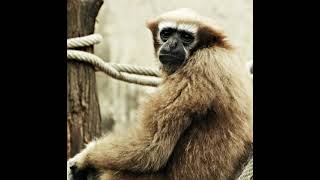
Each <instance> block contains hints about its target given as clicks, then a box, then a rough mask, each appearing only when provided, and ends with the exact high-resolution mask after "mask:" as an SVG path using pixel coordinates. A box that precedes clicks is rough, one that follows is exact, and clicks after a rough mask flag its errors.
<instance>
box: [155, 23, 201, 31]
mask: <svg viewBox="0 0 320 180" xmlns="http://www.w3.org/2000/svg"><path fill="white" fill-rule="evenodd" d="M158 28H159V32H160V31H161V30H162V29H164V28H173V29H178V30H183V31H187V32H190V33H193V34H195V33H196V32H197V31H198V26H197V25H196V24H185V23H182V24H178V25H177V23H176V22H174V21H163V22H160V23H159V25H158Z"/></svg>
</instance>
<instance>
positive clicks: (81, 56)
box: [67, 50, 161, 86]
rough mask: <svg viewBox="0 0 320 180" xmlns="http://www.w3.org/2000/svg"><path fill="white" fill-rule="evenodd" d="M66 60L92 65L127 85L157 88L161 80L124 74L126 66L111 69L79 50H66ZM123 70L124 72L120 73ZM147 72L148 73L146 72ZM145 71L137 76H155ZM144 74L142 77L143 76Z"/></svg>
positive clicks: (93, 56)
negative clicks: (133, 84)
mask: <svg viewBox="0 0 320 180" xmlns="http://www.w3.org/2000/svg"><path fill="white" fill-rule="evenodd" d="M67 59H70V60H71V59H76V60H78V61H83V62H87V63H90V64H92V65H93V66H94V67H96V68H98V69H99V70H101V71H103V72H105V73H106V74H108V75H109V76H111V77H113V78H115V79H118V80H122V81H126V82H129V83H135V84H141V85H148V86H157V85H159V84H160V82H161V79H160V78H155V77H154V78H151V77H143V76H138V75H132V74H127V73H124V72H127V71H126V70H128V69H127V66H128V65H124V66H121V65H119V64H118V65H117V66H116V68H115V67H113V66H112V65H111V64H109V63H106V62H104V61H103V60H102V59H101V58H99V57H98V56H96V55H94V54H91V53H88V52H84V51H79V50H68V51H67ZM141 68H142V67H139V68H135V69H129V73H130V72H131V73H132V72H135V70H136V71H139V70H140V69H141ZM121 70H123V71H124V72H120V71H121ZM148 70H149V71H148ZM148 70H146V71H141V72H140V71H139V73H137V74H144V73H145V74H155V72H152V70H150V69H148ZM145 74H144V75H145Z"/></svg>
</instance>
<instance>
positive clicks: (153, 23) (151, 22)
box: [146, 19, 158, 36]
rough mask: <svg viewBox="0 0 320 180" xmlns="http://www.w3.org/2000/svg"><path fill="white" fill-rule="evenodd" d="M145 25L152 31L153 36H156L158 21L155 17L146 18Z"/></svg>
mask: <svg viewBox="0 0 320 180" xmlns="http://www.w3.org/2000/svg"><path fill="white" fill-rule="evenodd" d="M146 27H147V28H148V29H149V30H150V31H151V32H152V35H153V36H156V34H157V32H158V22H157V21H156V20H155V19H150V20H147V21H146Z"/></svg>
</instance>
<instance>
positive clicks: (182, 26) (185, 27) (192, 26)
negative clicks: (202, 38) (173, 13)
mask: <svg viewBox="0 0 320 180" xmlns="http://www.w3.org/2000/svg"><path fill="white" fill-rule="evenodd" d="M178 30H183V31H186V32H191V33H193V34H195V33H196V32H197V31H198V26H197V25H195V24H179V25H178Z"/></svg>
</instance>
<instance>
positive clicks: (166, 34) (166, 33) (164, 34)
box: [160, 29, 173, 41]
mask: <svg viewBox="0 0 320 180" xmlns="http://www.w3.org/2000/svg"><path fill="white" fill-rule="evenodd" d="M172 32H173V31H172V29H164V30H162V31H161V32H160V37H161V39H162V40H163V41H166V40H168V38H169V37H170V35H171V34H172Z"/></svg>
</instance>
